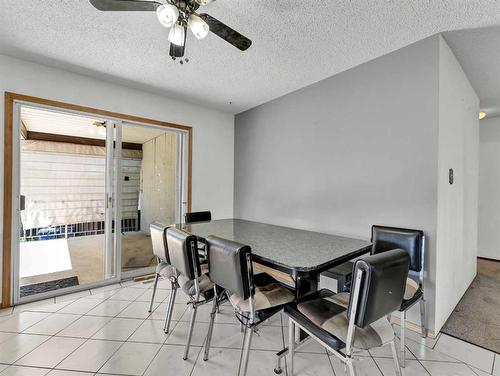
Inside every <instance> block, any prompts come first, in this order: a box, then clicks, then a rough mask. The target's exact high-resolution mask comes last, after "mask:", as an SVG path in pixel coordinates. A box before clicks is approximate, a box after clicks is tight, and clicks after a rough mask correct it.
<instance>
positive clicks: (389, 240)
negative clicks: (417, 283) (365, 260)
mask: <svg viewBox="0 0 500 376" xmlns="http://www.w3.org/2000/svg"><path fill="white" fill-rule="evenodd" d="M372 243H373V246H372V252H371V253H372V255H375V254H377V253H380V252H385V251H388V250H390V249H396V248H399V249H404V250H405V251H406V252H408V255H409V256H410V270H413V271H415V272H421V271H422V268H423V265H424V261H423V256H424V249H423V247H424V232H423V231H421V230H411V229H405V228H397V227H387V226H372Z"/></svg>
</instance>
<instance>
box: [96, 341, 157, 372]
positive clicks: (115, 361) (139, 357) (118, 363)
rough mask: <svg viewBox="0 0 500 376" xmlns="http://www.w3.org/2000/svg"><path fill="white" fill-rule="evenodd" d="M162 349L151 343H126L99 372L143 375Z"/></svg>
mask: <svg viewBox="0 0 500 376" xmlns="http://www.w3.org/2000/svg"><path fill="white" fill-rule="evenodd" d="M160 348H161V345H157V344H151V343H125V344H124V345H123V346H122V347H121V348H120V349H119V350H118V351H117V352H116V353H115V354H114V355H113V356H112V357H111V359H109V360H108V361H107V362H106V364H104V366H103V367H102V368H101V369H100V370H99V372H101V373H116V374H124V375H142V374H143V373H144V371H146V368H147V367H148V366H149V364H150V363H151V361H152V360H153V358H154V357H155V355H156V353H157V352H158V351H159V350H160Z"/></svg>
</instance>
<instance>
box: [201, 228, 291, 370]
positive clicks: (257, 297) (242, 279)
mask: <svg viewBox="0 0 500 376" xmlns="http://www.w3.org/2000/svg"><path fill="white" fill-rule="evenodd" d="M207 247H208V265H209V273H210V278H211V280H212V281H213V282H214V283H215V285H216V286H217V287H216V288H218V294H217V293H216V294H217V295H220V294H226V295H227V297H228V299H229V302H230V303H231V305H232V306H233V307H234V310H235V315H236V318H237V319H238V320H239V321H240V322H241V323H242V324H243V325H244V326H245V327H246V329H245V339H244V346H243V357H242V359H241V363H240V369H239V371H238V375H239V376H244V375H246V371H247V367H248V355H249V352H250V345H251V341H252V335H253V332H254V331H256V330H257V329H258V328H259V326H260V324H262V323H263V322H264V321H266V320H267V319H269V318H270V317H271V316H273V315H275V314H277V313H278V312H280V311H281V310H282V309H283V306H284V305H285V304H286V303H289V302H291V301H293V299H294V294H293V293H292V292H291V291H290V290H289V289H288V288H286V287H284V286H283V285H281V284H280V283H279V282H278V281H276V280H275V279H274V278H272V277H271V276H270V275H268V274H265V273H261V274H256V275H254V274H253V270H252V254H251V249H250V247H249V246H246V245H242V244H239V243H235V242H233V241H230V240H226V239H222V238H219V237H216V236H209V237H208V238H207ZM214 291H215V290H214ZM216 301H217V300H216V299H214V302H213V306H212V312H211V315H210V325H209V328H208V335H207V339H206V344H205V353H204V356H203V360H207V359H208V355H209V351H210V342H211V339H212V332H213V327H214V319H215V313H216Z"/></svg>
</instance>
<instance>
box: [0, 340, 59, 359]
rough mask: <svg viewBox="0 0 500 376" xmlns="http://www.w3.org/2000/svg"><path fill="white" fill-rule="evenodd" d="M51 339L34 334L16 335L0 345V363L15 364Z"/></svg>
mask: <svg viewBox="0 0 500 376" xmlns="http://www.w3.org/2000/svg"><path fill="white" fill-rule="evenodd" d="M49 338H50V337H47V336H39V335H32V334H16V335H15V336H14V337H12V338H9V339H8V340H7V341H5V342H3V343H1V344H0V362H2V363H14V362H15V361H16V360H18V359H19V358H21V357H23V356H24V355H26V354H28V353H29V352H30V351H32V350H33V349H35V348H37V347H38V346H40V345H41V344H42V343H43V342H45V341H46V340H48V339H49Z"/></svg>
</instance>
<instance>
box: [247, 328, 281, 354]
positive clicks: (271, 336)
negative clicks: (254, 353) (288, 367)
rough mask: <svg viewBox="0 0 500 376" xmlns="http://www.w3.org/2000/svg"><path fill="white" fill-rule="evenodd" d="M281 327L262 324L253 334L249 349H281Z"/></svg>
mask: <svg viewBox="0 0 500 376" xmlns="http://www.w3.org/2000/svg"><path fill="white" fill-rule="evenodd" d="M283 347H284V342H283V329H282V328H281V326H262V327H261V328H259V331H258V332H257V333H254V334H253V337H252V345H251V346H250V348H251V349H254V350H273V351H279V350H281V349H283Z"/></svg>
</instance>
